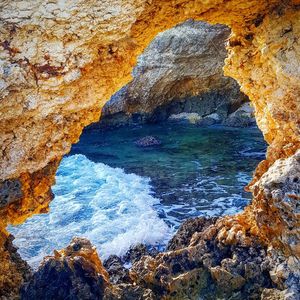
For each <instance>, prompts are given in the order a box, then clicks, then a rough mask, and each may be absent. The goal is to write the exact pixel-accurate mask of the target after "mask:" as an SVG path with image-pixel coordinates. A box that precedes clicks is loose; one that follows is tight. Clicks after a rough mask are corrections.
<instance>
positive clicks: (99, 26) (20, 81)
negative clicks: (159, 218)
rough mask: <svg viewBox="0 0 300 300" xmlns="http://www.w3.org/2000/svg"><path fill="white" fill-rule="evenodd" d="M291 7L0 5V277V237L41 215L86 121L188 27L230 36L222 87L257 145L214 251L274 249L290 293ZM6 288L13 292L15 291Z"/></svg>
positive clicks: (295, 186)
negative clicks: (260, 153) (211, 26)
mask: <svg viewBox="0 0 300 300" xmlns="http://www.w3.org/2000/svg"><path fill="white" fill-rule="evenodd" d="M299 5H300V2H299V0H287V1H280V0H267V1H260V0H249V1H246V2H245V1H241V0H226V1H225V0H206V1H202V0H175V1H161V0H150V1H149V0H137V1H136V0H135V1H132V0H122V1H121V0H105V1H95V0H87V1H86V0H85V1H83V0H75V1H72V2H70V1H67V2H63V1H52V0H51V1H50V0H46V1H42V0H29V1H10V0H3V1H1V3H0V25H1V27H0V28H1V29H0V42H1V46H0V47H1V51H0V58H1V65H0V76H1V79H0V91H1V107H0V117H1V118H0V132H1V135H0V145H1V154H0V179H1V181H2V182H1V192H0V195H1V197H4V198H5V199H4V200H3V198H1V201H0V202H1V203H5V202H7V203H8V206H7V205H6V206H5V207H4V208H2V209H1V217H2V216H3V218H1V232H2V234H1V237H2V238H1V244H0V251H1V253H0V258H1V265H2V264H10V262H9V261H10V256H9V255H6V254H5V253H6V252H5V249H4V247H3V245H4V244H5V241H6V238H7V233H6V232H5V229H4V228H5V226H6V225H7V223H10V222H21V221H22V220H24V218H26V217H28V216H30V215H31V214H33V213H36V212H41V211H46V210H47V203H48V201H50V200H51V192H50V187H51V184H53V182H54V180H53V178H54V173H55V168H56V167H57V164H58V163H59V160H60V159H61V157H62V155H63V154H65V153H67V152H68V151H69V149H70V147H71V144H72V143H74V142H76V141H77V140H78V138H79V136H80V133H81V131H82V129H83V127H84V126H86V125H88V124H90V123H91V122H94V121H96V120H98V118H99V116H100V110H101V107H102V106H103V103H104V102H105V99H109V98H110V96H111V95H112V94H114V93H115V92H116V91H117V90H118V89H119V88H120V87H121V86H124V85H125V84H126V83H128V81H129V80H130V72H131V70H132V68H133V66H134V64H135V63H136V57H137V56H138V55H139V54H141V52H142V51H143V50H144V49H145V47H146V46H147V45H148V44H149V43H150V41H151V40H152V39H153V38H154V36H155V35H156V34H157V33H158V32H160V31H163V30H165V29H167V28H170V27H172V26H174V25H176V24H178V23H179V22H183V21H185V20H187V19H189V18H194V19H196V20H205V21H208V22H212V23H221V24H225V25H227V26H229V27H230V28H231V31H232V33H231V36H230V39H229V45H228V52H229V56H228V58H227V59H226V61H225V67H224V68H225V75H227V76H231V77H233V78H234V79H236V80H237V81H238V83H239V84H240V86H241V89H242V91H243V92H244V93H245V94H246V95H248V96H249V98H250V100H251V101H252V103H253V105H254V107H255V116H256V120H257V123H258V126H259V128H260V129H261V130H262V132H263V134H264V137H265V139H266V141H267V142H268V143H269V149H268V153H267V158H266V160H265V161H263V162H262V163H261V164H260V165H259V166H258V168H257V170H256V172H255V175H254V179H253V181H252V183H251V184H250V185H249V189H251V190H252V191H253V193H254V198H253V201H252V203H251V205H250V206H249V207H247V208H246V209H245V211H244V213H242V214H240V215H237V216H234V217H226V218H223V219H221V220H218V224H219V225H218V234H217V239H218V241H219V242H222V243H225V244H231V245H234V244H237V243H250V242H251V240H252V239H255V238H257V239H258V240H259V242H260V243H261V244H262V245H268V246H269V247H274V248H275V249H276V250H274V251H275V253H277V255H279V257H281V256H280V255H283V258H282V262H280V265H282V264H283V265H284V266H285V269H284V272H283V275H282V277H281V278H282V280H284V282H285V283H284V284H286V285H290V284H292V283H291V282H290V281H289V280H288V279H289V275H288V274H294V273H295V272H294V271H293V270H297V269H299V256H300V255H299V247H297V246H296V245H299V240H300V234H299V227H300V226H299V225H300V224H299V212H298V206H299V205H298V203H299V182H297V181H296V182H291V180H290V179H288V178H290V177H286V179H284V178H285V174H286V175H287V176H290V175H288V174H295V172H296V173H297V172H298V171H297V169H294V167H293V166H292V165H291V164H290V163H289V162H290V160H292V161H297V160H298V158H297V157H298V154H297V155H296V154H295V153H296V151H297V149H299V148H300V147H299V145H300V134H299V111H300V107H299V106H300V102H299V96H300V87H299V80H300V69H299V60H300V46H299V36H300V10H299ZM277 160H279V161H278V162H276V161H277ZM277 168H280V170H281V171H280V173H279V174H281V175H279V174H278V173H277V172H278V171H277ZM288 170H290V171H288ZM264 174H267V175H266V177H264V176H263V175H264ZM293 176H294V175H293ZM273 179H274V181H272V180H273ZM279 179H280V180H279ZM278 180H279V181H278ZM12 182H13V184H11V183H12ZM17 182H19V183H17ZM278 182H279V183H278ZM19 184H21V185H19ZM8 187H12V188H11V189H10V188H9V190H11V191H9V192H8V194H9V195H11V196H7V195H8V194H7V189H8ZM21 192H22V197H20V195H21ZM3 195H4V196H3ZM39 202H41V204H40V206H39V205H38V204H39ZM286 216H289V217H288V219H287V217H286ZM270 225H272V226H270ZM292 226H294V227H292ZM279 261H280V260H279ZM275 269H276V268H275ZM9 272H12V273H9ZM9 272H6V271H5V270H4V269H2V268H1V270H0V277H1V278H2V280H3V281H2V285H7V284H9V282H11V281H10V279H9V278H11V275H12V274H14V275H15V276H18V278H21V277H22V276H21V273H20V271H17V270H11V271H9ZM274 272H276V270H275V271H274ZM278 275H279V274H278ZM286 276H287V278H286ZM292 277H293V276H292ZM285 278H286V279H285ZM296 278H297V276H296ZM293 280H296V279H293ZM293 282H294V281H293ZM14 284H15V286H14V288H15V289H17V288H18V286H19V284H20V281H15V282H14ZM298 286H299V285H298ZM12 288H13V287H12ZM4 296H5V295H4Z"/></svg>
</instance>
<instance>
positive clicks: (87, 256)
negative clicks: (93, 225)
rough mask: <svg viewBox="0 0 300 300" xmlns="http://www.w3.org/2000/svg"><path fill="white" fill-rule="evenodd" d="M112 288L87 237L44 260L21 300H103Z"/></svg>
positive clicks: (76, 240)
mask: <svg viewBox="0 0 300 300" xmlns="http://www.w3.org/2000/svg"><path fill="white" fill-rule="evenodd" d="M107 286H109V277H108V273H107V272H106V271H105V269H104V268H103V266H102V263H101V261H100V259H99V257H98V254H97V252H96V249H95V247H93V246H92V245H91V243H90V242H89V241H88V240H86V239H83V238H74V239H73V240H72V241H71V243H70V245H69V246H68V247H67V248H65V249H63V250H61V251H55V255H54V256H49V257H46V258H44V261H43V262H42V264H41V265H40V267H39V269H38V270H37V271H36V272H35V273H34V275H33V277H32V278H31V280H30V281H29V283H28V284H26V285H25V286H24V287H23V289H22V292H21V299H24V300H27V299H28V300H29V299H30V300H32V299H45V300H46V299H49V300H50V299H51V300H53V299H56V300H59V299H102V298H103V296H104V290H105V288H106V287H107Z"/></svg>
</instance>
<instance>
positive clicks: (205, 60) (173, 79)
mask: <svg viewBox="0 0 300 300" xmlns="http://www.w3.org/2000/svg"><path fill="white" fill-rule="evenodd" d="M229 33H230V30H229V28H228V27H226V26H222V25H214V26H212V25H209V24H207V23H204V22H196V21H193V20H189V21H187V22H185V23H183V24H180V25H177V26H176V27H174V28H172V29H169V30H167V31H165V32H162V33H160V34H158V36H157V37H155V39H154V40H153V41H152V42H151V44H150V45H149V46H148V47H147V48H146V50H145V51H144V52H143V54H142V55H140V56H139V58H138V62H137V66H136V67H135V68H134V70H133V80H132V81H131V82H130V83H129V84H128V85H126V86H124V87H123V88H122V89H121V90H120V91H119V92H117V93H116V94H115V95H113V96H112V98H111V99H110V100H109V101H108V102H107V103H106V105H105V106H104V108H103V111H102V119H101V122H102V123H104V124H112V125H116V124H115V120H114V119H115V118H117V119H119V120H120V121H123V122H126V121H125V119H126V116H127V118H128V120H127V123H129V122H130V121H132V120H130V114H133V113H134V114H135V115H136V114H140V115H141V116H142V118H141V119H140V120H141V121H146V120H148V121H151V120H153V119H154V120H157V118H158V117H159V118H161V119H166V118H167V117H168V116H170V115H171V114H173V120H176V119H177V120H178V119H179V118H180V119H181V118H182V117H184V115H183V114H185V113H195V114H198V115H199V116H200V117H201V116H204V115H209V114H211V113H213V112H215V111H217V110H219V111H220V112H221V114H222V115H223V117H225V116H227V114H228V112H229V111H230V110H232V109H233V107H238V106H239V105H240V104H241V103H243V102H244V101H246V100H247V97H246V96H245V95H244V94H243V93H241V92H240V87H239V86H238V84H237V83H236V82H235V81H234V80H233V79H232V78H229V77H226V76H224V75H223V70H222V67H223V66H224V59H225V57H226V50H225V40H226V39H227V38H228V36H229ZM174 100H175V101H174ZM171 101H173V102H172V105H168V104H169V103H170V102H171ZM176 110H177V111H176ZM178 114H179V116H177V117H175V116H174V115H178ZM181 114H182V115H181ZM121 115H122V116H123V119H120V116H121ZM158 115H159V116H158ZM191 117H192V116H191ZM187 118H188V119H189V120H191V118H189V116H187ZM192 118H193V117H192ZM171 119H172V117H171ZM191 121H192V120H191ZM192 122H193V121H192ZM99 125H100V126H101V123H100V124H99Z"/></svg>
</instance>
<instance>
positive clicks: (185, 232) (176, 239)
mask: <svg viewBox="0 0 300 300" xmlns="http://www.w3.org/2000/svg"><path fill="white" fill-rule="evenodd" d="M217 219H218V218H215V217H213V218H209V219H207V218H204V217H198V218H193V219H187V220H186V221H184V222H183V223H182V224H181V225H180V227H179V229H178V230H177V232H176V234H175V235H174V236H173V237H172V239H171V240H170V241H169V243H168V246H167V250H178V249H182V248H185V247H188V246H189V244H190V242H191V239H192V236H193V234H194V233H196V232H201V231H203V230H204V229H206V228H207V227H209V226H210V225H213V224H215V222H216V221H217Z"/></svg>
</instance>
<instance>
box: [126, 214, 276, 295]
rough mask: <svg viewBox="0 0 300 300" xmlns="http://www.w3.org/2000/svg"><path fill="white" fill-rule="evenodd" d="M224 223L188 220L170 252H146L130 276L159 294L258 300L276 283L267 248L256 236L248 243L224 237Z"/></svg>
mask: <svg viewBox="0 0 300 300" xmlns="http://www.w3.org/2000/svg"><path fill="white" fill-rule="evenodd" d="M220 220H221V219H220ZM220 224H222V223H220V221H218V219H217V218H213V219H212V220H210V219H205V218H196V219H195V220H188V221H186V222H185V223H184V224H183V225H182V226H181V227H180V229H179V230H178V232H177V233H176V235H175V236H174V238H173V239H172V240H171V241H170V243H169V245H168V248H167V252H163V253H160V254H158V255H157V256H156V257H154V258H151V257H150V256H143V257H141V259H140V260H139V261H137V262H136V263H135V264H134V265H133V266H132V268H131V270H130V276H131V278H132V279H133V280H134V281H135V282H136V283H137V284H138V285H141V286H143V287H145V288H151V289H152V290H153V291H154V292H155V295H156V296H157V297H158V298H159V297H164V296H165V295H168V296H169V297H170V299H185V298H186V299H199V298H201V299H259V298H260V295H261V293H262V290H263V289H264V288H270V287H272V280H271V278H270V275H269V271H270V270H271V265H270V262H269V258H268V257H267V251H266V249H264V248H262V247H261V245H260V244H259V243H258V242H257V241H256V239H255V238H254V239H251V242H249V243H248V245H246V244H244V243H239V242H237V243H236V244H234V245H231V244H224V243H223V242H220V241H219V239H218V232H219V230H220V228H219V226H220Z"/></svg>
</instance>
